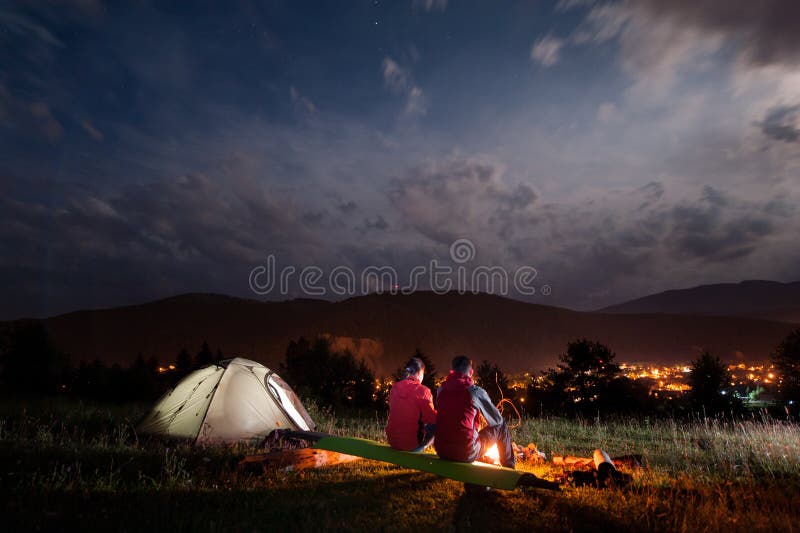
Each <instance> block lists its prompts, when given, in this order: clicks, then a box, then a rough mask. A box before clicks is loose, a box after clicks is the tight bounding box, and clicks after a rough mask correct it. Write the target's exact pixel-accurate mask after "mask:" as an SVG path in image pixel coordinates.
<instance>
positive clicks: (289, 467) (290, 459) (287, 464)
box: [239, 448, 360, 472]
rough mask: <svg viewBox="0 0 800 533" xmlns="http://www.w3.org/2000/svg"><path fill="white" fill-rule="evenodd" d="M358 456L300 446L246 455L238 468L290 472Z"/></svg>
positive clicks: (349, 460) (355, 458)
mask: <svg viewBox="0 0 800 533" xmlns="http://www.w3.org/2000/svg"><path fill="white" fill-rule="evenodd" d="M358 459H360V457H355V456H353V455H346V454H344V453H338V452H329V451H327V450H317V449H313V448H300V449H297V450H280V451H275V452H269V453H264V454H258V455H247V456H245V457H244V458H243V459H242V460H241V461H239V467H240V468H248V467H251V466H256V465H258V466H261V467H262V468H263V469H264V470H282V471H284V472H290V471H293V470H305V469H307V468H319V467H321V466H330V465H335V464H341V463H349V462H351V461H356V460H358Z"/></svg>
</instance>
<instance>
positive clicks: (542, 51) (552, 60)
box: [531, 35, 565, 67]
mask: <svg viewBox="0 0 800 533" xmlns="http://www.w3.org/2000/svg"><path fill="white" fill-rule="evenodd" d="M564 44H565V41H564V40H562V39H559V38H557V37H553V36H552V35H546V36H544V37H542V38H540V39H539V40H537V41H536V42H535V43H534V44H533V47H531V59H532V60H534V61H537V62H539V63H540V64H541V65H542V66H545V67H551V66H553V65H555V64H556V63H558V61H559V59H560V57H561V55H560V54H561V48H562V47H563V46H564Z"/></svg>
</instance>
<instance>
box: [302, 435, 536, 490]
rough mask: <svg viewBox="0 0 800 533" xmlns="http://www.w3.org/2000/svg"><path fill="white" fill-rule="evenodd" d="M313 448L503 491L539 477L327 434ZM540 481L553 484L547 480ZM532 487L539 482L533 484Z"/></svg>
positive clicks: (499, 467) (483, 464)
mask: <svg viewBox="0 0 800 533" xmlns="http://www.w3.org/2000/svg"><path fill="white" fill-rule="evenodd" d="M313 447H314V448H318V449H321V450H328V451H331V452H339V453H345V454H347V455H355V456H357V457H363V458H365V459H373V460H375V461H384V462H386V463H392V464H395V465H398V466H404V467H406V468H413V469H414V470H421V471H423V472H430V473H431V474H437V475H439V476H442V477H446V478H450V479H455V480H456V481H463V482H464V483H472V484H474V485H483V486H486V487H492V488H496V489H503V490H514V489H515V488H516V487H517V486H518V485H522V484H524V485H529V483H520V478H526V479H527V480H530V477H535V476H533V475H532V474H526V473H524V472H520V471H517V470H513V469H511V468H503V467H501V466H495V465H490V464H486V463H459V462H456V461H447V460H445V459H440V458H439V457H437V456H435V455H433V454H429V453H416V452H403V451H400V450H395V449H394V448H391V447H389V446H388V445H386V444H381V443H379V442H375V441H371V440H367V439H358V438H354V437H335V436H332V435H325V436H322V437H321V438H319V440H317V441H316V443H314V445H313ZM529 476H530V477H529ZM535 479H538V478H535ZM539 481H542V482H544V483H550V482H547V481H544V480H539ZM531 486H536V485H535V484H531ZM543 488H552V487H543Z"/></svg>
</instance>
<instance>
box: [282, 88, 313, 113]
mask: <svg viewBox="0 0 800 533" xmlns="http://www.w3.org/2000/svg"><path fill="white" fill-rule="evenodd" d="M289 96H290V97H291V99H292V106H294V109H295V111H297V112H301V113H306V114H309V115H313V114H314V113H316V112H317V106H315V105H314V102H312V101H311V99H310V98H308V97H305V96H303V95H302V94H300V93H299V92H298V91H297V89H296V88H295V86H294V85H292V86H291V87H289Z"/></svg>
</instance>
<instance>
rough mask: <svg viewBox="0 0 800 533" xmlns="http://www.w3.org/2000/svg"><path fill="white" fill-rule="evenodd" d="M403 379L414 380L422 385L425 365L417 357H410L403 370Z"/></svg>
mask: <svg viewBox="0 0 800 533" xmlns="http://www.w3.org/2000/svg"><path fill="white" fill-rule="evenodd" d="M403 375H404V377H405V379H408V378H414V379H416V380H418V381H419V382H420V383H422V380H423V379H424V377H425V363H423V362H422V359H420V358H419V357H412V358H411V359H409V360H408V362H407V363H406V366H405V368H404V369H403Z"/></svg>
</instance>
